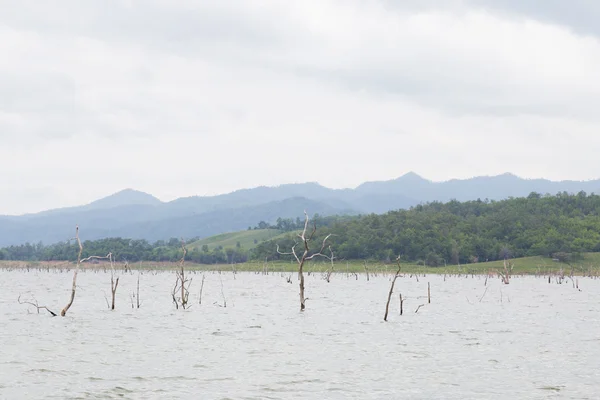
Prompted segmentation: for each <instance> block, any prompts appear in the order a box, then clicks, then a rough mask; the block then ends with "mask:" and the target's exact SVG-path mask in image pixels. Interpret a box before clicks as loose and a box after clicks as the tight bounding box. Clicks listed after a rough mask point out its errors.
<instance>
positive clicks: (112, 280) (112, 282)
mask: <svg viewBox="0 0 600 400" xmlns="http://www.w3.org/2000/svg"><path fill="white" fill-rule="evenodd" d="M108 260H109V261H110V292H111V294H112V303H111V307H110V309H111V310H114V309H115V296H116V294H117V286H119V277H118V276H117V279H116V280H115V265H114V263H113V257H112V253H108ZM125 268H127V267H125Z"/></svg>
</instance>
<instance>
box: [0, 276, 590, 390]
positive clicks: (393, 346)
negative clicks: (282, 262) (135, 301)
mask: <svg viewBox="0 0 600 400" xmlns="http://www.w3.org/2000/svg"><path fill="white" fill-rule="evenodd" d="M289 275H290V274H284V275H282V274H280V273H275V274H270V275H268V276H265V275H256V274H253V273H238V274H237V275H235V277H234V275H233V274H232V273H231V272H227V273H223V274H218V273H211V272H208V273H206V274H205V283H204V289H203V296H202V300H203V301H202V305H199V304H198V294H199V290H200V282H201V276H202V275H201V273H197V274H195V275H192V276H193V279H194V280H193V282H192V285H191V289H190V290H191V296H190V301H191V302H192V303H193V306H192V307H191V309H189V310H185V311H183V310H176V309H175V307H174V306H173V304H172V300H171V294H170V291H171V289H172V286H173V284H174V282H175V277H174V274H173V273H169V272H165V273H158V274H153V273H149V272H144V273H142V275H141V277H140V292H141V293H140V297H141V301H142V305H141V308H140V309H132V307H131V293H132V291H134V290H135V286H136V280H137V277H138V273H137V272H133V273H121V274H120V284H119V288H118V291H117V309H116V310H115V311H110V310H108V309H107V305H106V300H105V296H107V295H108V294H109V293H110V274H108V273H105V272H94V271H82V272H81V273H80V275H79V281H78V292H77V297H76V299H75V303H74V305H73V307H72V308H71V310H70V311H69V313H68V315H67V317H65V318H60V317H55V318H52V317H50V315H49V314H47V313H45V312H44V311H43V310H42V312H41V313H40V314H37V312H36V311H35V309H33V308H32V307H28V306H26V305H20V304H18V303H17V298H18V296H19V295H20V294H23V295H28V296H31V295H34V296H35V297H36V299H37V300H38V301H39V303H40V304H44V305H47V306H48V307H50V308H51V309H53V310H55V311H59V310H60V309H61V308H62V307H63V306H64V305H65V303H66V302H67V301H68V298H69V295H70V287H71V273H66V272H64V273H58V272H54V271H50V272H45V271H33V270H31V271H29V272H27V271H20V270H19V271H6V270H4V271H2V270H0V343H1V346H0V398H7V399H20V398H28V399H34V398H49V399H53V398H54V399H75V398H77V399H111V398H130V399H158V398H182V399H183V398H185V399H190V398H203V399H317V398H324V399H396V398H397V399H400V398H402V399H431V398H438V399H465V398H471V399H481V398H486V399H515V398H528V399H585V398H589V399H594V398H597V397H598V393H600V324H599V322H600V321H599V317H598V316H599V315H600V281H599V280H593V279H586V278H579V286H580V289H581V290H577V289H575V288H573V285H572V284H571V282H568V283H565V284H562V285H558V284H556V283H552V284H548V281H547V278H546V279H543V278H534V277H526V278H514V279H513V281H512V282H511V284H510V285H502V284H501V283H500V281H499V280H497V279H490V280H489V281H488V285H487V291H486V286H484V278H483V277H474V278H472V277H470V276H469V277H464V276H463V277H460V278H457V277H446V278H444V277H442V276H427V277H420V278H419V281H418V282H417V280H416V279H415V277H414V276H413V277H410V276H406V277H402V278H400V279H398V281H397V283H396V290H395V294H394V296H393V300H392V303H391V306H390V317H389V322H387V323H385V322H383V321H382V319H383V312H384V309H385V302H386V299H387V293H388V290H389V285H390V281H389V277H386V276H377V277H372V278H371V279H370V281H368V282H367V281H366V279H365V277H364V275H363V276H359V279H358V280H356V279H355V278H354V276H350V277H346V275H345V274H338V275H334V276H333V277H332V280H331V282H330V283H327V282H326V281H325V280H323V279H322V276H321V275H318V274H312V275H311V276H309V277H307V282H306V286H307V291H306V295H307V297H309V300H308V301H307V310H306V312H304V313H300V312H299V304H298V303H299V300H298V286H297V280H296V277H295V276H292V278H293V284H289V283H287V282H286V278H287V277H288V276H289ZM221 282H222V283H221ZM428 282H430V283H431V290H432V303H431V304H427V298H426V295H427V283H428ZM221 285H222V286H221ZM221 287H222V288H223V289H222V292H223V294H224V295H225V298H226V303H227V307H223V295H222V292H221ZM399 293H402V295H403V297H404V298H406V300H405V303H404V311H405V313H404V315H403V316H399V315H398V309H399V304H398V294H399ZM484 293H485V295H484ZM421 304H425V306H424V307H422V308H421V309H420V310H419V312H418V313H416V314H415V312H414V311H415V310H416V308H417V307H418V306H419V305H421Z"/></svg>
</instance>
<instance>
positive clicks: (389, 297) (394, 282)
mask: <svg viewBox="0 0 600 400" xmlns="http://www.w3.org/2000/svg"><path fill="white" fill-rule="evenodd" d="M396 262H397V263H398V271H396V275H394V279H392V285H391V286H390V293H389V294H388V299H387V303H386V304H385V315H384V316H383V320H384V321H386V322H387V317H388V313H389V311H390V301H391V300H392V294H393V293H394V285H395V284H396V279H398V277H399V276H400V271H401V269H402V266H401V265H400V256H398V258H397V259H396ZM403 302H404V300H402V295H400V315H402V303H403Z"/></svg>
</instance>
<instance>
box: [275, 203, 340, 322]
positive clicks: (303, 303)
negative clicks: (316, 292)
mask: <svg viewBox="0 0 600 400" xmlns="http://www.w3.org/2000/svg"><path fill="white" fill-rule="evenodd" d="M308 223H309V218H308V214H307V213H306V211H304V230H303V231H302V234H300V235H298V237H300V239H301V240H302V244H303V246H304V251H303V252H302V255H301V256H298V253H296V245H297V243H296V244H294V245H293V246H292V251H291V252H289V253H282V252H281V251H279V245H277V253H278V254H281V255H293V256H294V258H295V259H296V261H297V262H298V280H299V281H300V311H304V309H305V308H306V298H305V297H304V271H303V268H304V263H305V262H306V261H310V260H312V259H314V258H315V257H324V258H326V259H328V260H330V261H332V260H333V251H332V250H331V246H329V251H330V252H331V256H328V255H325V254H323V250H325V247H326V246H327V240H328V239H329V238H330V237H331V234H329V235H327V236H326V237H325V239H323V244H322V245H321V249H320V250H319V251H318V252H317V253H314V254H311V255H309V254H310V248H309V243H310V242H311V241H312V239H313V237H314V236H315V232H316V231H317V225H316V224H313V230H312V232H311V234H310V236H308V237H307V236H306V233H307V231H308Z"/></svg>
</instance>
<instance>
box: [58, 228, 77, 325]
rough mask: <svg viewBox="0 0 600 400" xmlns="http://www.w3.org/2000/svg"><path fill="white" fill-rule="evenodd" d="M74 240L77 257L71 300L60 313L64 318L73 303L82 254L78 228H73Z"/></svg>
mask: <svg viewBox="0 0 600 400" xmlns="http://www.w3.org/2000/svg"><path fill="white" fill-rule="evenodd" d="M75 240H77V244H78V245H79V255H78V256H77V266H76V267H75V272H73V286H72V289H71V299H70V300H69V303H68V304H67V305H66V306H65V308H63V309H62V310H61V312H60V316H61V317H64V316H65V315H67V311H69V308H71V306H72V305H73V301H74V300H75V289H77V273H78V272H79V265H81V253H83V246H82V245H81V240H79V226H77V227H76V228H75Z"/></svg>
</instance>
